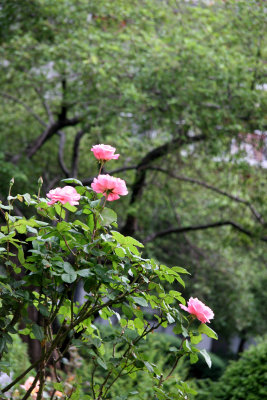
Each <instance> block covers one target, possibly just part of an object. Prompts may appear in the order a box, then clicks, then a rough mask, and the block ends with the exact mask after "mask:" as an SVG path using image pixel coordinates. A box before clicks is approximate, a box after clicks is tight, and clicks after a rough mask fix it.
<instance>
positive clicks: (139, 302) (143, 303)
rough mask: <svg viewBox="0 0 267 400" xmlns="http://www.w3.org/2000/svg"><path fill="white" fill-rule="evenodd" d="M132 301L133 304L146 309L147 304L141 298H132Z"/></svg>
mask: <svg viewBox="0 0 267 400" xmlns="http://www.w3.org/2000/svg"><path fill="white" fill-rule="evenodd" d="M132 299H133V301H134V303H136V304H139V306H142V307H148V303H147V301H146V299H144V298H143V297H132Z"/></svg>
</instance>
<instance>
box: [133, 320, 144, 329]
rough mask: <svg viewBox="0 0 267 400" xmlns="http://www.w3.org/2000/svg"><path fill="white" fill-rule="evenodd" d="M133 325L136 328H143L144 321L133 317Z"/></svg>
mask: <svg viewBox="0 0 267 400" xmlns="http://www.w3.org/2000/svg"><path fill="white" fill-rule="evenodd" d="M134 326H135V327H136V329H144V321H142V320H141V319H140V318H135V320H134Z"/></svg>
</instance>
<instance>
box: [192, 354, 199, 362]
mask: <svg viewBox="0 0 267 400" xmlns="http://www.w3.org/2000/svg"><path fill="white" fill-rule="evenodd" d="M197 361H198V355H197V354H196V353H191V354H190V363H191V364H195V363H196V362H197Z"/></svg>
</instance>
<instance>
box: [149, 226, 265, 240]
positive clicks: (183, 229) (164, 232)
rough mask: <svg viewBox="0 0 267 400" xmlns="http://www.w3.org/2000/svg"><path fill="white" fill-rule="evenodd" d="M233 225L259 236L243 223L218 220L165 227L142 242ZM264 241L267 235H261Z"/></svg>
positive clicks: (242, 230)
mask: <svg viewBox="0 0 267 400" xmlns="http://www.w3.org/2000/svg"><path fill="white" fill-rule="evenodd" d="M227 225H228V226H232V227H233V228H234V229H236V230H238V231H239V232H242V233H244V234H245V235H247V236H249V237H251V238H253V237H257V236H256V235H254V234H253V233H252V232H250V231H248V230H247V229H245V228H243V227H242V226H241V225H239V224H237V223H236V222H234V221H231V220H229V221H218V222H211V223H209V224H204V225H190V226H183V227H180V228H170V229H165V230H162V231H160V232H156V233H153V234H152V235H149V236H147V237H146V238H145V239H144V240H143V241H142V242H143V243H148V242H151V241H152V240H155V239H157V238H159V237H164V236H167V235H171V234H173V233H176V234H180V233H184V232H190V231H198V230H205V229H212V228H218V227H221V226H227ZM259 239H260V240H261V241H263V242H267V237H260V238H259Z"/></svg>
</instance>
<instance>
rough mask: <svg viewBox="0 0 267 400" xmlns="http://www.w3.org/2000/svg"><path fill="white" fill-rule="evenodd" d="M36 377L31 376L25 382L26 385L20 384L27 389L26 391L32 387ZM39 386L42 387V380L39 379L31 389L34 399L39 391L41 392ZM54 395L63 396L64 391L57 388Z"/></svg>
mask: <svg viewBox="0 0 267 400" xmlns="http://www.w3.org/2000/svg"><path fill="white" fill-rule="evenodd" d="M34 379H35V378H34V377H33V376H30V377H29V378H28V379H27V380H26V382H25V383H24V385H20V387H21V388H22V389H24V390H26V392H27V391H28V390H29V389H30V387H31V386H32V384H33V382H34ZM39 388H40V381H37V383H36V385H35V386H34V387H33V389H32V391H31V397H32V398H33V399H36V398H37V393H38V392H39ZM54 396H56V398H60V397H63V393H62V392H60V391H59V390H57V391H56V392H55V394H54Z"/></svg>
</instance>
